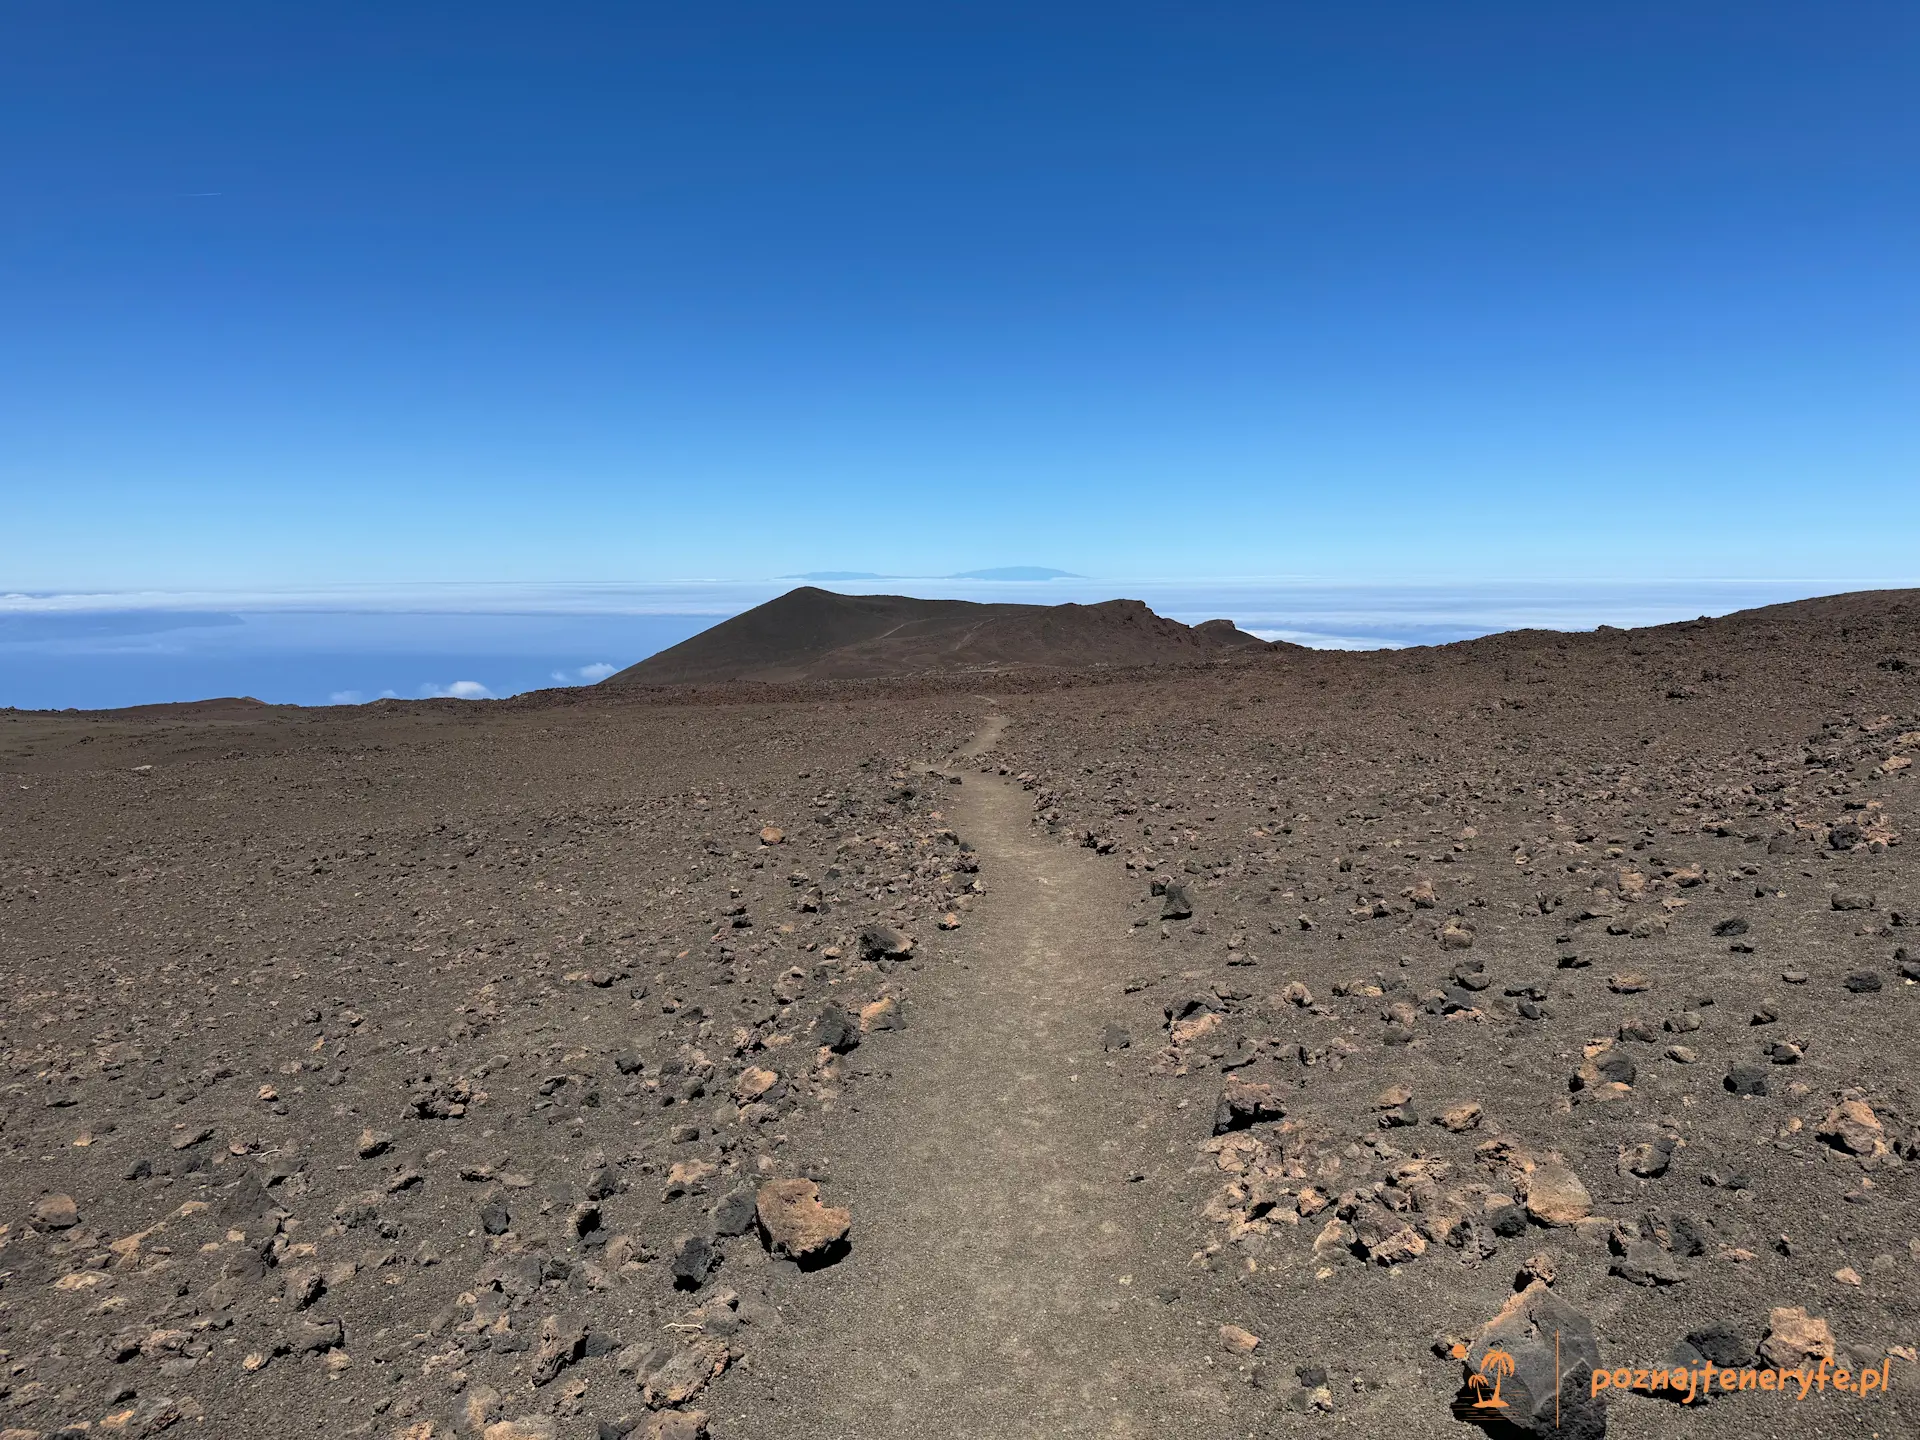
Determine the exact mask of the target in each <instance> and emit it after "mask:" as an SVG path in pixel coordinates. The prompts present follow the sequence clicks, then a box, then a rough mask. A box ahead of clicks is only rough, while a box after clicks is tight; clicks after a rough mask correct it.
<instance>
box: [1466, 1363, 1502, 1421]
mask: <svg viewBox="0 0 1920 1440" xmlns="http://www.w3.org/2000/svg"><path fill="white" fill-rule="evenodd" d="M1511 1374H1513V1356H1511V1355H1509V1354H1508V1353H1507V1352H1506V1351H1504V1350H1489V1351H1487V1353H1486V1354H1485V1355H1484V1356H1482V1357H1481V1359H1480V1368H1479V1369H1478V1370H1477V1371H1475V1372H1474V1373H1473V1374H1472V1375H1469V1376H1468V1377H1467V1386H1468V1388H1469V1389H1471V1390H1472V1391H1473V1392H1474V1393H1475V1394H1476V1395H1479V1396H1481V1398H1480V1399H1478V1400H1475V1401H1474V1402H1473V1408H1474V1409H1476V1410H1504V1409H1506V1408H1507V1402H1506V1401H1505V1400H1502V1399H1501V1398H1500V1382H1501V1380H1502V1379H1504V1378H1505V1377H1506V1376H1508V1375H1511ZM1489 1375H1491V1376H1492V1377H1493V1380H1492V1382H1491V1384H1492V1390H1493V1393H1492V1394H1490V1395H1489V1394H1486V1393H1485V1392H1486V1391H1487V1389H1488V1384H1489V1382H1488V1380H1487V1377H1488V1376H1489Z"/></svg>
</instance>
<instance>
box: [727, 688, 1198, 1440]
mask: <svg viewBox="0 0 1920 1440" xmlns="http://www.w3.org/2000/svg"><path fill="white" fill-rule="evenodd" d="M1005 724H1006V722H1005V720H1004V718H1003V717H1000V716H991V717H989V719H988V721H987V723H986V724H985V725H984V726H983V727H982V729H981V731H980V732H979V734H978V735H977V736H976V737H975V738H974V740H973V741H972V742H971V743H970V744H969V745H968V746H966V747H965V748H963V749H962V750H961V751H960V752H959V756H960V758H962V759H967V758H972V757H974V756H977V755H979V754H981V753H983V752H984V751H985V750H987V749H988V748H990V747H991V746H992V744H993V743H994V741H995V740H996V739H997V738H998V737H999V735H1000V734H1001V733H1002V731H1003V730H1004V728H1005ZM969 768H972V769H975V770H977V767H969ZM1031 808H1032V807H1031V800H1030V797H1029V796H1027V795H1026V793H1025V792H1024V791H1022V790H1021V789H1020V788H1019V787H1018V786H1017V785H1014V784H1011V783H1009V782H1007V781H1005V780H1001V779H998V778H996V777H991V776H984V775H980V774H978V773H967V774H965V777H964V784H962V785H961V786H958V787H955V788H954V790H953V794H952V796H951V798H950V801H949V802H948V803H947V804H946V806H945V810H946V814H947V816H948V818H949V819H950V820H951V822H952V823H953V824H954V827H955V829H956V830H957V832H958V833H959V834H960V835H961V836H962V838H963V839H965V840H967V841H969V842H970V843H972V844H973V845H974V847H975V848H976V850H977V851H978V852H979V856H980V860H981V875H982V877H983V878H984V879H985V880H986V881H987V886H988V890H987V894H986V896H985V897H984V899H983V901H982V903H981V904H980V905H979V906H978V907H977V908H976V909H975V910H973V911H972V912H971V914H970V916H969V919H968V921H967V927H966V928H965V929H962V930H961V931H959V932H958V933H957V935H956V936H955V937H953V939H951V940H947V941H944V942H943V943H942V946H941V949H942V952H943V958H942V959H941V960H940V961H938V962H934V963H930V964H929V965H928V968H927V969H925V970H923V971H921V972H919V973H918V974H917V975H916V976H914V977H913V985H914V988H913V989H912V990H911V992H910V994H911V996H912V1000H911V1002H910V1003H911V1009H910V1011H909V1020H910V1026H911V1028H910V1030H909V1031H908V1032H907V1034H906V1037H905V1038H906V1040H907V1041H908V1042H909V1043H910V1045H911V1047H912V1054H911V1057H910V1059H908V1060H907V1061H906V1063H903V1064H902V1065H901V1066H900V1068H899V1070H898V1071H897V1072H896V1073H895V1074H894V1075H893V1076H892V1078H891V1080H890V1081H889V1082H888V1084H887V1085H886V1086H885V1087H883V1089H882V1091H881V1092H880V1093H879V1094H878V1095H877V1096H876V1097H875V1098H872V1099H869V1100H867V1101H866V1102H864V1103H863V1105H862V1107H861V1109H860V1111H859V1112H858V1113H850V1114H847V1115H846V1116H844V1117H843V1118H842V1119H841V1121H840V1131H839V1134H838V1135H837V1136H836V1137H835V1144H834V1148H835V1150H836V1152H838V1153H839V1154H841V1155H843V1156H846V1157H848V1158H847V1159H845V1160H843V1161H842V1162H841V1163H840V1164H839V1165H837V1166H836V1168H835V1170H834V1171H833V1173H832V1176H831V1179H830V1182H829V1185H830V1189H831V1193H832V1198H833V1202H834V1203H835V1204H843V1205H850V1206H851V1207H852V1210H853V1215H854V1225H855V1229H854V1248H853V1252H852V1254H851V1255H850V1256H849V1257H848V1258H847V1259H845V1260H843V1261H842V1262H841V1263H839V1264H838V1265H836V1266H834V1267H832V1268H831V1269H829V1270H824V1271H821V1272H818V1273H816V1274H812V1275H807V1276H804V1277H794V1278H793V1280H792V1282H791V1284H790V1286H789V1287H787V1288H786V1291H785V1293H784V1294H782V1295H781V1296H779V1299H780V1301H781V1308H782V1309H783V1310H784V1311H786V1313H787V1315H788V1319H789V1322H790V1324H789V1326H788V1327H786V1331H785V1335H784V1336H783V1343H782V1344H781V1345H779V1346H778V1347H776V1350H775V1352H774V1353H773V1354H771V1355H769V1356H768V1357H767V1359H766V1360H765V1361H764V1362H763V1363H762V1365H761V1366H760V1367H759V1368H760V1369H761V1372H762V1376H763V1378H764V1379H765V1380H766V1381H767V1382H768V1383H767V1386H766V1389H765V1391H764V1392H763V1393H762V1394H761V1395H760V1396H758V1397H756V1398H755V1399H754V1400H753V1406H752V1413H751V1414H750V1415H748V1416H738V1415H737V1413H736V1415H732V1416H729V1417H728V1418H729V1419H730V1420H733V1421H734V1424H735V1427H737V1431H738V1433H742V1434H752V1435H755V1436H764V1437H768V1440H780V1437H790V1436H791V1437H799V1436H806V1437H815V1436H818V1437H828V1436H832V1437H839V1440H881V1437H895V1436H898V1437H908V1436H912V1437H920V1440H937V1437H966V1440H979V1437H986V1436H995V1437H1026V1436H1032V1437H1042V1436H1045V1437H1073V1436H1089V1437H1091V1436H1125V1437H1142V1440H1145V1437H1154V1440H1167V1437H1177V1436H1182V1435H1194V1436H1203V1435H1204V1436H1208V1437H1211V1440H1218V1437H1219V1436H1220V1434H1221V1433H1222V1432H1221V1429H1220V1428H1219V1427H1220V1421H1221V1416H1222V1415H1223V1414H1224V1396H1223V1394H1222V1390H1223V1387H1224V1386H1225V1385H1226V1384H1228V1383H1230V1381H1229V1378H1228V1376H1227V1375H1225V1374H1224V1373H1221V1372H1219V1371H1216V1370H1215V1369H1214V1368H1213V1367H1212V1366H1211V1365H1210V1363H1209V1362H1208V1360H1207V1358H1206V1357H1207V1355H1208V1354H1209V1352H1210V1351H1211V1350H1212V1349H1213V1348H1215V1347H1216V1345H1217V1340H1215V1339H1214V1337H1212V1336H1205V1337H1203V1336H1201V1335H1199V1334H1198V1333H1196V1331H1195V1326H1196V1325H1197V1324H1198V1323H1199V1322H1198V1321H1197V1320H1196V1319H1195V1318H1194V1317H1193V1316H1192V1315H1191V1314H1190V1313H1188V1312H1187V1311H1186V1308H1185V1307H1182V1306H1180V1305H1178V1303H1177V1301H1178V1292H1179V1290H1180V1288H1181V1286H1182V1284H1183V1282H1185V1283H1189V1284H1190V1283H1191V1278H1192V1277H1191V1275H1190V1273H1189V1272H1188V1270H1187V1257H1188V1255H1189V1254H1190V1251H1191V1246H1190V1244H1189V1243H1187V1232H1188V1231H1189V1229H1190V1226H1191V1220H1190V1217H1189V1216H1187V1215H1186V1214H1184V1213H1183V1210H1184V1207H1183V1206H1181V1205H1179V1204H1176V1203H1169V1202H1170V1201H1171V1200H1172V1197H1171V1196H1170V1195H1169V1194H1168V1193H1167V1192H1166V1189H1165V1188H1164V1186H1163V1184H1161V1183H1156V1182H1157V1181H1158V1179H1159V1177H1160V1175H1161V1174H1166V1175H1174V1176H1177V1175H1178V1174H1179V1173H1180V1171H1181V1169H1182V1168H1183V1162H1182V1160H1181V1158H1180V1157H1181V1155H1183V1154H1190V1153H1191V1145H1192V1140H1191V1137H1188V1138H1187V1139H1186V1140H1185V1141H1184V1142H1183V1143H1182V1142H1179V1141H1177V1139H1176V1137H1175V1136H1174V1135H1173V1134H1172V1133H1171V1129H1170V1127H1169V1126H1168V1124H1167V1122H1166V1120H1164V1119H1163V1118H1161V1117H1159V1116H1156V1115H1155V1114H1153V1113H1152V1112H1151V1111H1150V1110H1149V1109H1148V1108H1147V1106H1146V1103H1145V1101H1146V1097H1145V1095H1144V1094H1141V1093H1140V1092H1139V1089H1138V1087H1137V1082H1136V1085H1135V1086H1125V1087H1123V1086H1121V1085H1120V1084H1118V1083H1116V1081H1115V1078H1114V1076H1113V1074H1112V1071H1111V1069H1110V1062H1112V1061H1113V1057H1112V1056H1110V1055H1108V1054H1107V1053H1106V1052H1105V1051H1104V1050H1103V1048H1102V1037H1103V1033H1104V1031H1105V1030H1106V1027H1107V1026H1109V1025H1119V1026H1121V1027H1123V1028H1127V1029H1130V1030H1131V1031H1132V1033H1133V1034H1134V1035H1136V1036H1140V1035H1141V1029H1140V1027H1141V1025H1142V1024H1152V1023H1155V1022H1157V1019H1158V1015H1157V1013H1156V1014H1154V1015H1152V1016H1148V1015H1147V1014H1146V1012H1147V1010H1148V1008H1149V1007H1148V1006H1147V1005H1144V1004H1136V1003H1135V1000H1134V998H1133V997H1125V996H1123V987H1124V982H1125V981H1126V980H1127V979H1128V977H1129V966H1130V965H1137V964H1139V963H1140V962H1139V959H1138V955H1137V952H1130V950H1129V942H1128V940H1127V939H1126V938H1125V916H1126V915H1127V913H1128V902H1129V899H1130V896H1129V895H1128V893H1127V891H1126V884H1125V881H1124V879H1123V878H1122V876H1121V874H1120V873H1119V872H1118V871H1117V869H1115V868H1114V867H1112V866H1111V865H1110V864H1106V863H1102V862H1101V861H1100V860H1098V859H1097V858H1096V857H1095V856H1094V855H1093V854H1092V853H1091V852H1090V851H1087V850H1083V849H1078V848H1074V847H1069V846H1066V845H1062V844H1061V843H1060V842H1059V841H1058V840H1056V839H1053V838H1050V837H1048V836H1046V835H1045V834H1042V833H1039V832H1037V831H1035V830H1034V828H1033V827H1032V826H1031V825H1030V823H1029V815H1030V813H1031ZM1130 954H1132V958H1131V959H1130V958H1129V957H1130ZM1141 1038H1142V1040H1143V1042H1148V1043H1150V1037H1149V1036H1142V1037H1141ZM859 1053H861V1054H865V1053H866V1052H865V1051H862V1052H859ZM1121 1053H1124V1052H1121ZM1114 1063H1117V1062H1114ZM1130 1091H1132V1092H1133V1093H1134V1094H1135V1095H1136V1096H1137V1099H1135V1100H1133V1101H1130V1100H1129V1098H1128V1094H1129V1092H1130ZM1169 1152H1173V1153H1172V1154H1171V1156H1170V1155H1169ZM1143 1172H1144V1173H1143ZM1135 1176H1137V1177H1139V1178H1130V1177H1135Z"/></svg>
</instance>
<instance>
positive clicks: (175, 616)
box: [0, 578, 1912, 709]
mask: <svg viewBox="0 0 1920 1440" xmlns="http://www.w3.org/2000/svg"><path fill="white" fill-rule="evenodd" d="M797 583H799V582H797V581H792V580H767V581H680V582H674V583H668V584H618V583H605V584H494V585H484V584H474V585H415V586H380V587H374V586H360V587H330V588H320V589H306V590H285V591H252V592H245V593H241V592H219V591H206V592H184V591H148V592H137V593H134V592H107V593H90V594H83V593H68V594H58V593H40V594H20V593H13V594H0V706H12V707H17V708H21V709H65V708H77V709H99V708H105V707H110V706H119V705H141V704H149V703H153V702H156V701H167V700H198V699H206V698H209V697H212V696H218V695H251V696H253V697H255V698H257V699H260V700H267V701H273V702H280V703H288V702H290V703H293V704H297V705H329V704H332V705H342V704H359V703H363V702H365V701H368V700H374V699H378V698H380V697H382V696H398V697H401V698H407V699H413V698H418V697H422V696H429V695H457V696H463V697H467V698H472V699H487V698H491V697H499V696H505V695H513V694H518V693H520V692H522V691H527V690H538V689H545V688H549V687H552V686H556V685H582V684H591V683H593V682H594V681H596V680H599V679H601V678H602V677H604V676H606V675H609V674H611V673H613V672H614V671H615V670H618V669H621V668H623V667H624V666H627V665H631V664H633V663H634V662H635V661H638V660H643V659H645V658H646V657H647V656H649V655H651V654H654V653H655V652H656V651H659V650H663V649H665V648H667V647H668V646H670V645H674V644H677V643H678V642H680V641H681V640H684V639H686V638H687V637H688V636H690V635H693V634H696V633H698V632H699V631H701V630H704V629H706V628H707V627H708V626H710V625H712V624H714V623H715V622H716V621H719V620H722V619H725V618H726V617H727V616H729V615H735V614H738V613H739V612H740V611H742V610H746V609H750V608H751V607H753V606H755V605H758V604H760V603H762V602H763V601H766V600H769V599H771V598H773V597H774V596H775V595H778V594H781V593H783V592H784V591H786V590H788V589H791V588H792V587H793V586H794V585H795V584H797ZM1891 583H1897V582H1886V581H1881V582H1875V581H1861V580H1852V581H1847V580H1826V581H1822V580H1806V581H1746V580H1713V581H1698V580H1695V581H1670V582H1646V581H1619V582H1583V583H1567V584H1556V583H1552V582H1534V583H1512V582H1491V581H1490V582H1486V583H1472V584H1406V585H1394V584H1384V585H1377V584H1376V585H1335V584H1325V583H1315V582H1307V581H1299V582H1292V581H1284V580H1270V579H1269V580H1220V581H1205V582H1200V581H1183V582H1177V581H1166V580H1097V579H1066V580H1047V581H957V580H914V579H901V578H890V579H881V580H869V581H847V582H838V583H835V584H833V585H831V586H829V587H827V588H831V589H835V590H841V591H844V592H847V593H890V594H906V595H920V596H927V597H936V596H944V597H951V598H955V599H962V600H1001V601H1006V600H1011V601H1022V602H1031V603H1041V604H1059V603H1062V602H1065V601H1076V602H1081V603H1085V602H1090V601H1096V600H1110V599H1113V598H1115V597H1116V596H1128V597H1131V598H1134V599H1139V600H1144V601H1146V603H1147V604H1148V605H1150V606H1152V607H1153V608H1154V609H1155V610H1157V611H1159V612H1160V613H1161V614H1163V615H1170V616H1172V617H1173V618H1175V619H1177V620H1183V621H1186V622H1188V623H1189V624H1191V623H1194V622H1197V621H1201V620H1210V619H1213V618H1215V617H1216V616H1224V617H1226V618H1227V619H1230V620H1232V621H1233V622H1234V623H1235V624H1237V625H1239V626H1240V627H1241V628H1243V629H1246V630H1250V631H1252V632H1254V633H1255V634H1258V635H1261V636H1264V637H1266V638H1268V639H1281V640H1291V641H1293V642H1295V643H1297V644H1302V645H1311V646H1316V647H1321V648H1327V649H1378V648H1384V647H1391V646H1406V645H1435V644H1444V643H1446V642H1448V641H1452V640H1464V639H1470V638H1472V637H1473V636H1476V635H1485V634H1489V633H1491V632H1493V631H1497V630H1511V629H1516V628H1519V627H1523V626H1531V627H1541V628H1545V629H1553V630H1590V629H1592V628H1593V627H1595V626H1596V625H1602V624H1607V625H1620V626H1631V625H1650V624H1659V623H1662V622H1665V621H1670V620H1682V619H1691V618H1693V617H1695V616H1699V615H1723V614H1726V613H1727V612H1729V611H1733V610H1743V609H1747V608H1750V607H1752V606H1756V605H1771V604H1775V603H1777V602H1780V601H1784V600H1797V599H1804V598H1806V597H1807V596H1811V595H1825V594H1833V593H1836V592H1839V591H1843V590H1858V589H1871V588H1878V587H1879V586H1880V585H1885V584H1891ZM1907 583H1912V582H1910V581H1909V582H1907Z"/></svg>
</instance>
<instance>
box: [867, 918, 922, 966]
mask: <svg viewBox="0 0 1920 1440" xmlns="http://www.w3.org/2000/svg"><path fill="white" fill-rule="evenodd" d="M912 953H913V937H912V936H911V935H909V934H907V933H906V932H905V931H903V930H896V929H895V928H894V927H893V926H891V925H868V926H866V927H865V928H864V929H862V930H861V932H860V957H861V959H863V960H904V959H905V958H906V957H907V956H908V955H911V954H912Z"/></svg>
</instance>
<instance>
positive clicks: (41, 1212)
mask: <svg viewBox="0 0 1920 1440" xmlns="http://www.w3.org/2000/svg"><path fill="white" fill-rule="evenodd" d="M33 1223H34V1224H36V1225H39V1226H42V1227H43V1228H45V1229H48V1230H71V1229H72V1228H73V1227H74V1226H76V1225H78V1224H79V1223H80V1210H79V1208H78V1207H77V1206H76V1205H75V1204H74V1203H73V1197H72V1196H71V1195H49V1196H47V1197H46V1198H44V1199H43V1200H41V1201H40V1202H39V1203H38V1204H36V1205H35V1206H34V1207H33Z"/></svg>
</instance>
